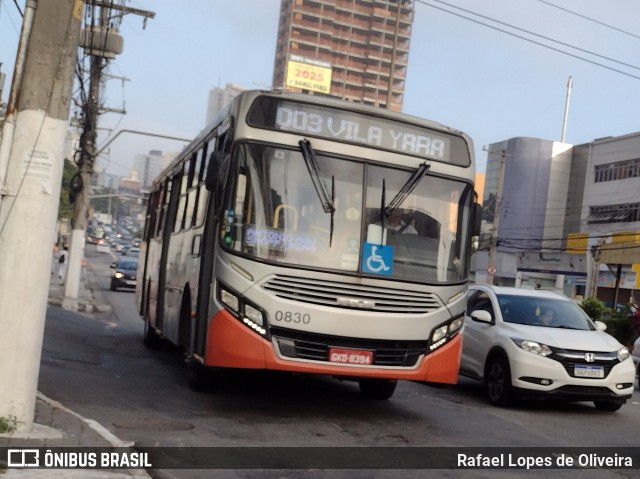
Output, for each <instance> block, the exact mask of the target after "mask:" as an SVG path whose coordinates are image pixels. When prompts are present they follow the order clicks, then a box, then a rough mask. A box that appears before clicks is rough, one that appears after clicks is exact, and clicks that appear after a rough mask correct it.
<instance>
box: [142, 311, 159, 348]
mask: <svg viewBox="0 0 640 479" xmlns="http://www.w3.org/2000/svg"><path fill="white" fill-rule="evenodd" d="M142 343H143V344H144V345H145V346H146V347H147V348H148V349H151V350H154V351H157V350H159V349H161V348H162V338H161V337H160V336H158V333H156V330H155V329H153V327H152V326H151V323H150V322H149V318H145V320H144V331H143V333H142Z"/></svg>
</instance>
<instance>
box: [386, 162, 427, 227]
mask: <svg viewBox="0 0 640 479" xmlns="http://www.w3.org/2000/svg"><path fill="white" fill-rule="evenodd" d="M430 166H431V165H429V164H428V163H426V162H425V163H422V164H421V165H420V166H419V167H418V169H417V170H416V171H414V172H413V174H412V175H411V178H409V179H408V180H407V182H406V183H405V184H404V185H402V188H400V191H398V194H397V195H396V196H394V197H393V199H392V200H391V201H390V202H389V204H388V205H387V206H384V200H383V206H384V216H389V215H390V214H391V213H393V211H394V210H396V209H397V208H398V207H399V206H400V205H401V204H402V203H403V202H404V200H406V199H407V196H409V195H410V194H411V192H412V191H413V190H414V189H415V188H416V186H418V184H419V183H420V180H422V177H423V176H424V175H426V174H427V171H429V168H430Z"/></svg>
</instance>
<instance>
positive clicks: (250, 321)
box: [218, 283, 267, 337]
mask: <svg viewBox="0 0 640 479" xmlns="http://www.w3.org/2000/svg"><path fill="white" fill-rule="evenodd" d="M218 300H219V301H220V302H221V303H222V305H223V306H224V307H225V308H226V309H227V310H228V311H229V312H230V313H231V314H233V315H234V316H235V317H236V318H238V320H239V321H240V322H242V324H244V325H245V326H246V327H248V328H249V329H252V330H253V331H255V332H256V333H258V334H259V335H260V336H263V337H266V336H267V329H266V325H267V320H266V314H265V313H264V312H263V311H262V310H261V309H260V308H259V307H258V306H255V305H252V304H249V302H248V301H247V300H246V299H245V298H244V297H242V295H240V294H238V293H235V292H232V291H231V290H230V289H229V288H227V287H226V286H224V285H223V284H222V283H218Z"/></svg>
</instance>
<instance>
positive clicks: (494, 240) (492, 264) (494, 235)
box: [487, 149, 507, 284]
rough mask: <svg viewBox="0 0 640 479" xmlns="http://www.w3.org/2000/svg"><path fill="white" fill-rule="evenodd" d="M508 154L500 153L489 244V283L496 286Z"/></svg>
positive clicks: (503, 151)
mask: <svg viewBox="0 0 640 479" xmlns="http://www.w3.org/2000/svg"><path fill="white" fill-rule="evenodd" d="M506 158H507V152H506V151H505V150H504V149H503V150H502V151H501V152H500V173H499V176H498V189H497V190H496V199H495V207H494V209H493V228H492V230H491V240H490V244H489V266H488V267H487V283H488V284H494V280H495V274H496V271H497V268H496V257H497V249H498V233H499V228H500V206H501V204H502V188H503V186H504V170H505V167H506Z"/></svg>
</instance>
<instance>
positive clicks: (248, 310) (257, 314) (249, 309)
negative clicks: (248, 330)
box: [244, 304, 264, 326]
mask: <svg viewBox="0 0 640 479" xmlns="http://www.w3.org/2000/svg"><path fill="white" fill-rule="evenodd" d="M244 315H245V317H246V318H247V319H249V320H251V321H253V322H254V323H256V324H257V325H258V326H264V316H262V311H260V310H259V309H257V308H254V307H253V306H251V305H250V304H245V305H244Z"/></svg>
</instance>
